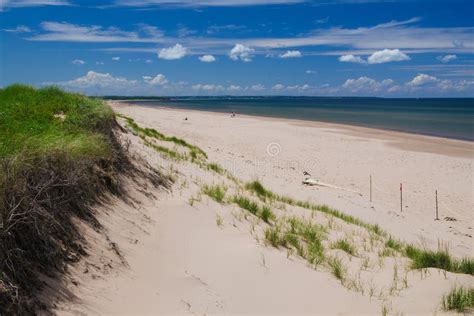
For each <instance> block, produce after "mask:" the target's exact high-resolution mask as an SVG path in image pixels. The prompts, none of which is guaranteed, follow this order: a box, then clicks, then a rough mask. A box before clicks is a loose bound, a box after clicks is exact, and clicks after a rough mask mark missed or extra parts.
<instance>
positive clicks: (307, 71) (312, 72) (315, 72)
mask: <svg viewBox="0 0 474 316" xmlns="http://www.w3.org/2000/svg"><path fill="white" fill-rule="evenodd" d="M305 73H306V74H307V75H314V74H317V73H318V72H317V71H315V70H306V71H305Z"/></svg>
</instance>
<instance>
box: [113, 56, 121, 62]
mask: <svg viewBox="0 0 474 316" xmlns="http://www.w3.org/2000/svg"><path fill="white" fill-rule="evenodd" d="M112 60H115V61H119V60H120V57H112Z"/></svg>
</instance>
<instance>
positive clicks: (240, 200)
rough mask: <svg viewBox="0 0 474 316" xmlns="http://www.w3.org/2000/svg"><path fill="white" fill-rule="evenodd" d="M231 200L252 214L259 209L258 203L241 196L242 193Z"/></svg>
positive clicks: (255, 213)
mask: <svg viewBox="0 0 474 316" xmlns="http://www.w3.org/2000/svg"><path fill="white" fill-rule="evenodd" d="M232 201H233V202H234V203H235V204H237V205H238V206H240V207H241V208H243V209H244V210H247V211H249V212H250V213H252V214H254V215H257V213H258V211H259V207H258V204H257V203H256V202H254V201H252V200H250V199H249V198H247V197H245V196H242V195H238V196H234V198H233V199H232Z"/></svg>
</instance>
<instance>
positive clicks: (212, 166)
mask: <svg viewBox="0 0 474 316" xmlns="http://www.w3.org/2000/svg"><path fill="white" fill-rule="evenodd" d="M207 169H208V170H212V171H214V172H215V173H218V174H224V172H225V171H224V169H223V168H222V167H221V166H219V165H218V164H216V163H213V162H212V163H208V164H207Z"/></svg>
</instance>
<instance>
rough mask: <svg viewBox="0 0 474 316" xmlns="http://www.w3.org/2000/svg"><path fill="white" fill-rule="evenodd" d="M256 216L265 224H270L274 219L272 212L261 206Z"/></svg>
mask: <svg viewBox="0 0 474 316" xmlns="http://www.w3.org/2000/svg"><path fill="white" fill-rule="evenodd" d="M258 215H259V217H260V218H261V219H263V221H264V222H266V223H270V221H271V220H274V219H275V218H276V216H275V214H273V212H272V210H271V209H270V208H269V207H268V206H263V207H262V208H261V209H260V212H259V214H258Z"/></svg>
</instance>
